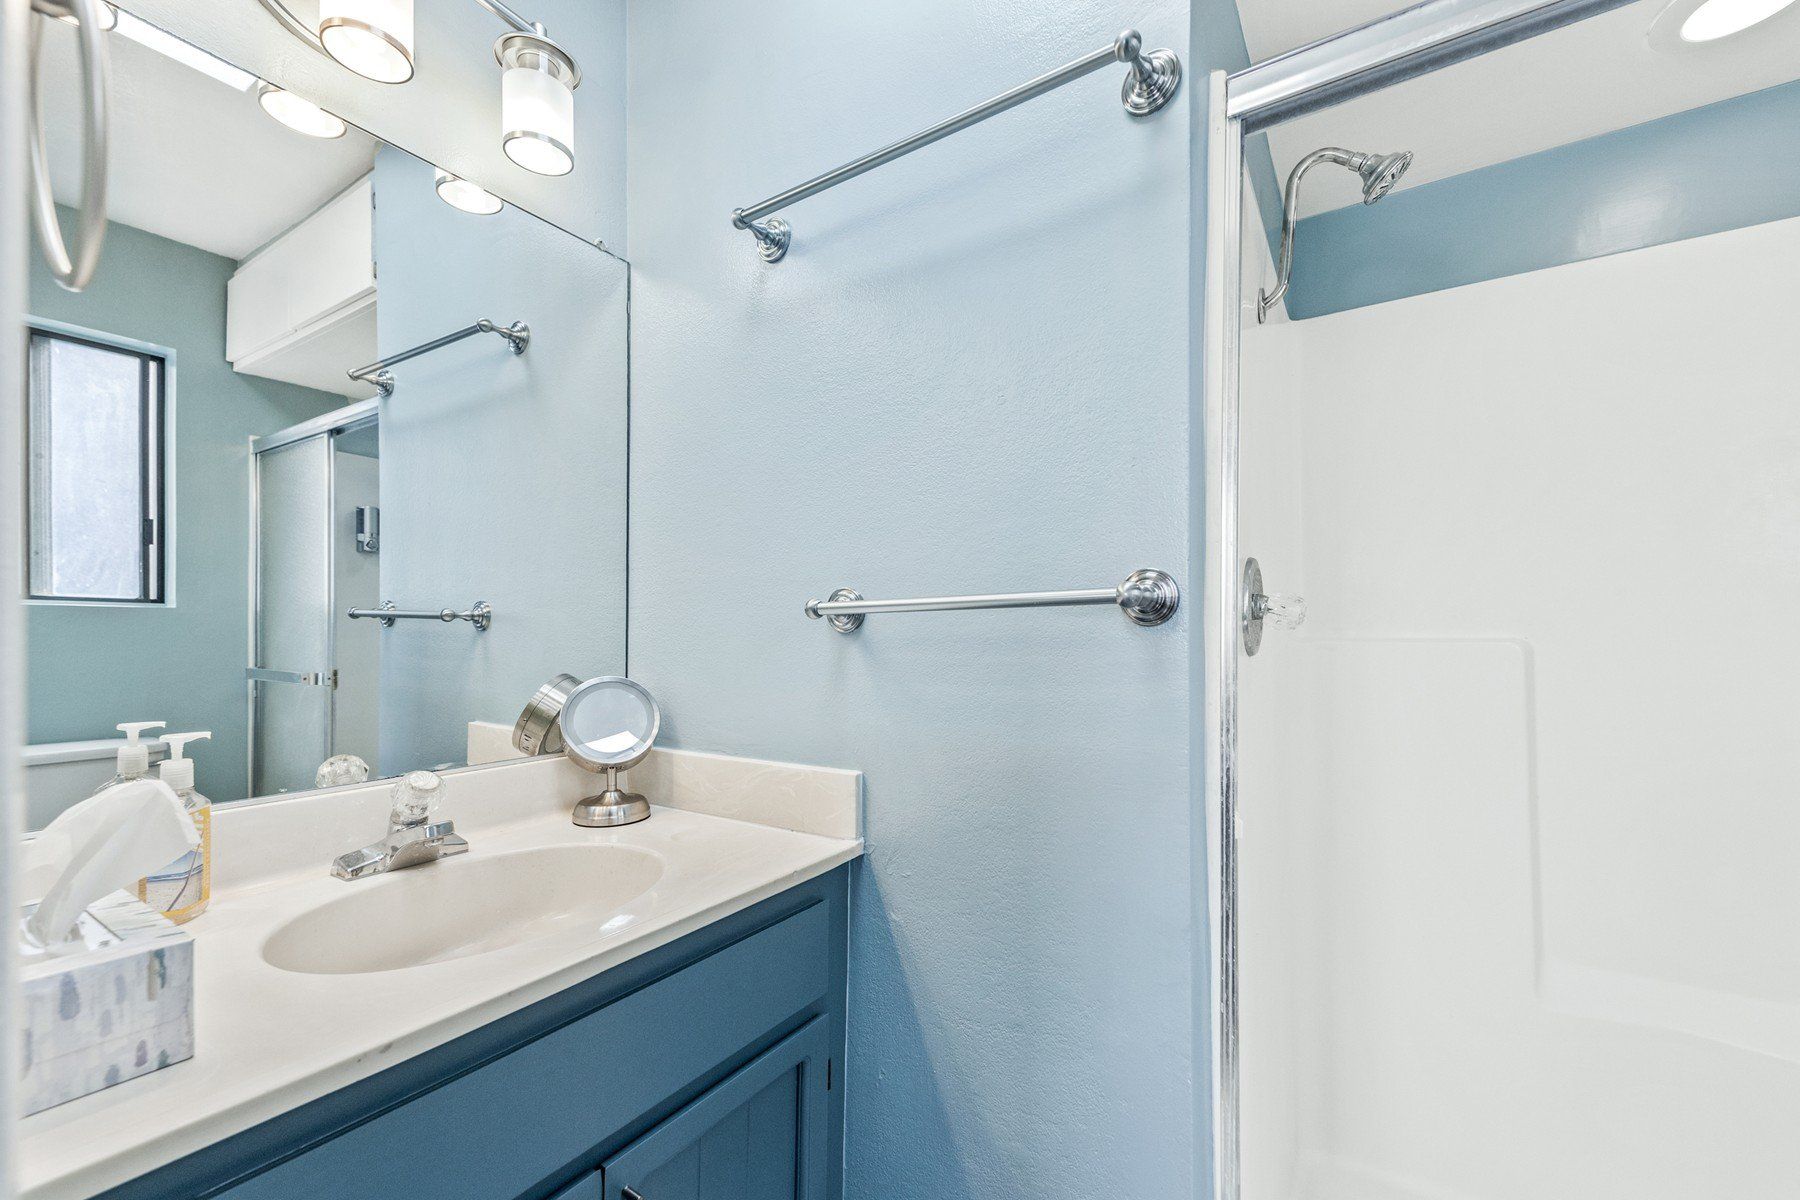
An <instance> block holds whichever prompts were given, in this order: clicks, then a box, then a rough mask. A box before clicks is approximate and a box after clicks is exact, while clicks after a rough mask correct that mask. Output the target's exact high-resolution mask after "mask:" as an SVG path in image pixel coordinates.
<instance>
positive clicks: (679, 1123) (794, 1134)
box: [602, 1020, 830, 1200]
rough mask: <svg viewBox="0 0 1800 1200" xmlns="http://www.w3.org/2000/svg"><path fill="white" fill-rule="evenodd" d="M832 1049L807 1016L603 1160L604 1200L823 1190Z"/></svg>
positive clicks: (740, 1199)
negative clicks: (805, 1020) (827, 1069)
mask: <svg viewBox="0 0 1800 1200" xmlns="http://www.w3.org/2000/svg"><path fill="white" fill-rule="evenodd" d="M829 1049H830V1043H829V1041H828V1039H827V1037H826V1031H825V1027H824V1023H823V1022H821V1021H818V1020H814V1021H810V1022H808V1023H807V1024H806V1025H805V1026H803V1027H801V1029H800V1030H799V1031H798V1032H796V1033H794V1034H793V1035H792V1036H790V1037H788V1038H786V1039H785V1040H783V1041H782V1042H780V1043H778V1044H777V1045H776V1046H774V1047H773V1048H772V1049H770V1050H769V1051H768V1052H767V1053H765V1054H763V1055H761V1056H760V1057H758V1058H756V1059H754V1060H753V1061H751V1062H750V1063H749V1065H747V1066H745V1067H744V1068H743V1069H742V1070H740V1071H738V1072H737V1073H736V1074H734V1075H732V1076H730V1077H729V1078H727V1079H725V1080H724V1081H723V1082H722V1083H720V1084H719V1085H718V1086H717V1087H715V1088H713V1089H712V1090H711V1091H709V1092H707V1093H706V1094H705V1095H704V1096H702V1097H700V1099H698V1100H696V1101H694V1102H693V1103H692V1104H690V1105H688V1106H687V1107H686V1108H684V1109H682V1110H681V1111H680V1112H678V1113H676V1114H675V1115H674V1116H672V1117H670V1118H669V1119H668V1120H667V1121H664V1122H663V1123H662V1124H661V1125H658V1126H657V1127H656V1128H655V1129H653V1130H651V1131H650V1132H649V1133H647V1134H645V1135H644V1136H643V1137H642V1138H640V1139H638V1140H637V1141H636V1142H634V1143H632V1144H631V1145H630V1146H628V1147H627V1148H626V1149H625V1150H624V1151H622V1152H621V1153H619V1154H618V1155H617V1156H615V1157H614V1158H612V1159H611V1160H610V1161H608V1162H607V1164H606V1166H605V1168H604V1170H603V1172H602V1174H603V1182H604V1185H605V1187H604V1192H603V1194H604V1197H605V1200H815V1198H816V1197H821V1196H823V1195H825V1162H826V1154H825V1149H826V1147H825V1141H824V1139H825V1134H826V1093H825V1061H826V1057H827V1055H828V1053H829Z"/></svg>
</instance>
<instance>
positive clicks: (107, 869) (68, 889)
mask: <svg viewBox="0 0 1800 1200" xmlns="http://www.w3.org/2000/svg"><path fill="white" fill-rule="evenodd" d="M37 840H38V842H39V843H40V847H41V850H40V852H39V854H38V855H37V857H39V858H40V860H43V861H47V862H49V863H50V864H51V865H52V866H53V867H54V868H55V869H56V871H57V872H58V873H57V875H56V879H55V882H53V883H52V884H51V885H50V887H49V889H48V890H46V891H45V892H44V898H43V900H41V901H40V902H39V903H38V906H37V911H36V912H34V913H32V914H31V916H29V917H28V918H26V920H25V923H24V930H25V936H26V937H27V938H28V939H30V941H31V942H32V944H33V945H35V946H38V947H40V948H42V949H45V950H52V951H54V950H55V949H56V948H57V947H58V946H60V945H63V944H65V943H68V942H69V941H71V939H74V938H75V932H76V931H75V922H76V921H77V920H79V919H80V917H81V914H82V912H83V910H85V909H86V908H87V906H88V905H90V904H92V903H93V902H94V901H96V900H98V899H100V897H102V896H104V895H107V894H108V893H110V892H116V891H118V890H119V889H120V888H131V887H134V886H135V885H136V884H137V881H138V880H140V879H142V878H143V877H144V876H145V875H147V874H149V873H150V872H151V871H154V870H157V869H158V868H160V867H166V866H168V865H169V864H170V863H172V862H174V861H175V860H176V859H178V858H180V857H181V856H182V855H184V854H186V853H187V852H188V851H189V850H192V849H193V848H194V847H195V846H197V845H199V844H200V832H199V830H197V829H195V828H194V819H193V818H192V817H191V816H189V815H188V813H187V810H186V809H185V808H184V807H183V806H182V803H181V797H180V796H177V795H176V794H175V791H174V789H173V788H171V787H170V786H169V785H168V784H166V783H164V782H163V781H162V780H160V779H134V780H131V781H130V782H128V783H121V784H117V785H115V786H113V787H109V788H107V789H106V790H105V791H103V792H101V793H100V794H99V795H97V796H94V797H91V798H90V799H87V800H83V801H82V802H81V803H80V804H77V805H75V806H74V807H72V808H70V809H68V810H67V811H66V812H64V813H63V814H62V815H61V816H59V817H57V818H56V819H55V820H54V821H52V822H50V824H49V825H48V826H46V827H45V829H44V831H43V832H42V833H40V834H38V837H37Z"/></svg>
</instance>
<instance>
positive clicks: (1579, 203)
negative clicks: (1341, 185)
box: [1288, 82, 1800, 318]
mask: <svg viewBox="0 0 1800 1200" xmlns="http://www.w3.org/2000/svg"><path fill="white" fill-rule="evenodd" d="M1796 129H1800V82H1797V83H1787V84H1782V85H1780V86H1778V87H1772V88H1768V89H1765V90H1763V91H1760V92H1752V93H1750V94H1749V95H1746V96H1739V97H1737V98H1735V99H1732V100H1722V101H1720V102H1719V103H1717V104H1709V105H1706V106H1705V107H1703V108H1696V109H1691V110H1689V111H1687V112H1683V113H1676V114H1674V115H1673V116H1668V117H1663V118H1661V119H1660V120H1655V121H1648V122H1645V123H1644V124H1642V125H1634V126H1632V127H1630V128H1628V129H1621V130H1617V131H1615V132H1613V133H1607V134H1602V135H1600V136H1598V137H1592V138H1588V139H1586V140H1585V141H1580V142H1572V143H1570V144H1569V145H1567V146H1558V147H1556V148H1555V149H1553V150H1545V151H1542V152H1540V153H1537V154H1530V155H1526V156H1524V157H1522V158H1516V159H1512V160H1510V161H1508V162H1503V163H1496V164H1494V165H1493V166H1490V167H1483V168H1481V169H1479V170H1475V171H1469V172H1466V173H1464V174H1462V175H1456V176H1452V177H1451V178H1449V179H1442V180H1438V181H1437V182H1434V183H1427V184H1421V185H1420V186H1418V187H1415V188H1408V189H1405V190H1403V191H1399V192H1395V193H1394V194H1393V195H1391V196H1389V197H1388V198H1387V199H1386V200H1384V201H1382V202H1381V203H1380V204H1377V205H1374V206H1372V207H1364V206H1363V205H1360V204H1357V205H1352V206H1350V207H1348V208H1341V209H1338V210H1336V211H1334V212H1328V213H1320V214H1319V215H1318V216H1314V217H1307V218H1306V219H1304V220H1302V221H1301V222H1300V225H1299V228H1298V230H1297V231H1296V233H1295V237H1294V279H1293V287H1292V290H1291V291H1290V292H1289V293H1288V313H1289V315H1290V316H1293V317H1296V318H1300V317H1317V316H1323V315H1324V314H1326V313H1332V312H1340V311H1342V310H1344V309H1347V308H1360V307H1362V306H1363V305H1368V304H1379V303H1381V302H1383V301H1386V300H1397V299H1399V298H1400V297H1402V296H1415V295H1418V294H1420V293H1423V292H1435V291H1440V290H1442V289H1444V288H1451V287H1458V286H1461V285H1463V284H1467V283H1478V282H1480V281H1481V280H1484V279H1498V278H1500V277H1502V276H1506V275H1517V274H1521V273H1523V272H1525V271H1536V270H1540V269H1542V268H1544V267H1554V266H1559V265H1561V264H1563V263H1569V262H1578V261H1580V260H1582V259H1589V258H1599V257H1602V256H1603V255H1607V254H1617V253H1619V252H1621V251H1625V250H1637V249H1640V248H1642V247H1644V246H1654V245H1659V244H1661V243H1663V242H1673V241H1679V240H1681V239H1683V238H1691V237H1699V236H1702V235H1704V234H1709V233H1719V232H1722V231H1724V230H1728V229H1737V228H1741V227H1743V226H1745V225H1756V224H1761V223H1762V222H1765V221H1775V220H1779V219H1781V218H1783V217H1791V216H1795V215H1800V138H1797V137H1795V130H1796Z"/></svg>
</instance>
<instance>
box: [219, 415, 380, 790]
mask: <svg viewBox="0 0 1800 1200" xmlns="http://www.w3.org/2000/svg"><path fill="white" fill-rule="evenodd" d="M380 419H381V402H380V400H378V399H375V398H373V397H371V398H370V399H367V400H357V401H353V402H351V403H349V404H346V405H345V406H344V407H342V408H334V409H332V410H331V411H330V412H327V413H321V414H320V415H319V416H316V417H314V418H312V419H311V420H309V421H302V422H301V423H300V424H298V425H290V426H288V427H287V428H286V429H279V430H276V431H275V432H274V433H270V434H264V435H263V436H261V437H257V438H252V439H251V445H250V627H249V630H248V631H247V632H248V639H249V640H248V645H247V648H246V651H245V659H244V662H245V668H244V703H245V705H246V707H247V709H248V718H249V721H248V726H247V728H248V731H249V737H248V738H247V739H246V743H245V749H244V768H245V771H246V775H247V778H248V781H249V787H248V791H249V797H248V798H249V799H255V798H257V796H258V795H259V793H258V792H257V790H256V685H257V684H258V683H288V684H290V685H291V686H296V687H304V686H317V687H324V688H325V689H326V698H325V747H324V756H323V757H322V758H321V759H320V761H321V762H323V761H324V759H325V758H329V757H330V756H331V755H332V754H334V753H336V751H337V627H336V617H337V572H336V570H335V569H334V568H333V566H332V550H333V536H332V535H333V529H332V525H331V520H330V519H329V517H328V519H327V520H326V522H325V530H324V538H325V565H326V570H327V571H329V572H330V579H329V580H328V581H327V583H326V586H325V593H326V600H325V657H326V659H327V662H328V663H329V669H330V671H331V673H332V678H331V680H330V682H329V683H317V684H303V683H299V682H297V681H292V680H276V679H270V678H268V677H267V672H265V674H264V675H263V676H258V675H257V674H255V672H258V671H263V670H264V669H263V668H261V667H259V666H257V663H258V662H259V661H260V659H261V654H262V647H261V645H260V644H259V641H258V631H259V630H260V629H261V628H262V615H263V595H262V462H261V459H262V455H263V454H264V453H266V452H267V451H270V450H278V449H280V448H281V447H283V446H291V445H294V444H295V443H297V442H304V441H309V440H311V439H313V438H326V439H333V438H335V437H336V436H337V435H338V434H340V433H345V432H347V431H349V430H351V429H356V428H361V427H362V426H364V425H369V424H375V423H378V422H379V421H380ZM325 450H326V456H325V480H326V483H325V507H326V511H327V513H328V514H335V513H336V512H337V451H336V448H335V446H334V445H333V443H332V442H330V441H327V443H326V447H325Z"/></svg>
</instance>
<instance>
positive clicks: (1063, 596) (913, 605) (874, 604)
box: [806, 568, 1181, 633]
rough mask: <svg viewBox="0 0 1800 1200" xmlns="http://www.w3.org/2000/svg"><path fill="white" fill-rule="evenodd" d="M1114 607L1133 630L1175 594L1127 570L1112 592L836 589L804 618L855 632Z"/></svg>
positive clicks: (1169, 605) (1158, 615)
mask: <svg viewBox="0 0 1800 1200" xmlns="http://www.w3.org/2000/svg"><path fill="white" fill-rule="evenodd" d="M1086 604H1115V605H1117V606H1118V608H1119V611H1120V612H1122V613H1124V614H1125V616H1126V618H1127V619H1128V620H1130V621H1131V622H1132V623H1133V624H1136V625H1144V626H1150V625H1161V624H1162V623H1163V622H1164V621H1167V620H1168V619H1169V618H1170V617H1172V616H1174V615H1175V611H1176V610H1177V609H1178V608H1180V607H1181V589H1180V588H1179V587H1177V586H1176V585H1175V580H1174V579H1173V578H1172V577H1171V576H1170V575H1169V574H1168V573H1167V572H1164V571H1158V570H1155V569H1153V568H1146V569H1144V570H1140V571H1133V572H1132V573H1131V574H1130V575H1127V576H1126V577H1125V582H1123V583H1121V584H1119V586H1117V587H1109V588H1081V589H1077V590H1074V591H1066V592H1002V593H998V594H994V595H986V596H931V597H926V598H924V599H918V600H865V599H863V597H862V596H861V595H860V594H858V593H857V592H855V591H853V590H852V589H850V588H839V589H838V590H837V591H835V592H833V593H831V596H830V597H829V598H828V599H825V600H808V601H807V602H806V615H807V616H809V617H813V618H818V617H824V618H826V619H827V620H829V621H830V622H831V627H832V628H833V629H835V630H837V631H838V632H839V633H855V632H856V631H857V630H858V629H861V628H862V623H863V618H864V617H865V616H866V615H868V614H869V613H892V612H946V611H952V610H957V609H968V608H1062V607H1068V606H1070V605H1086Z"/></svg>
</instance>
